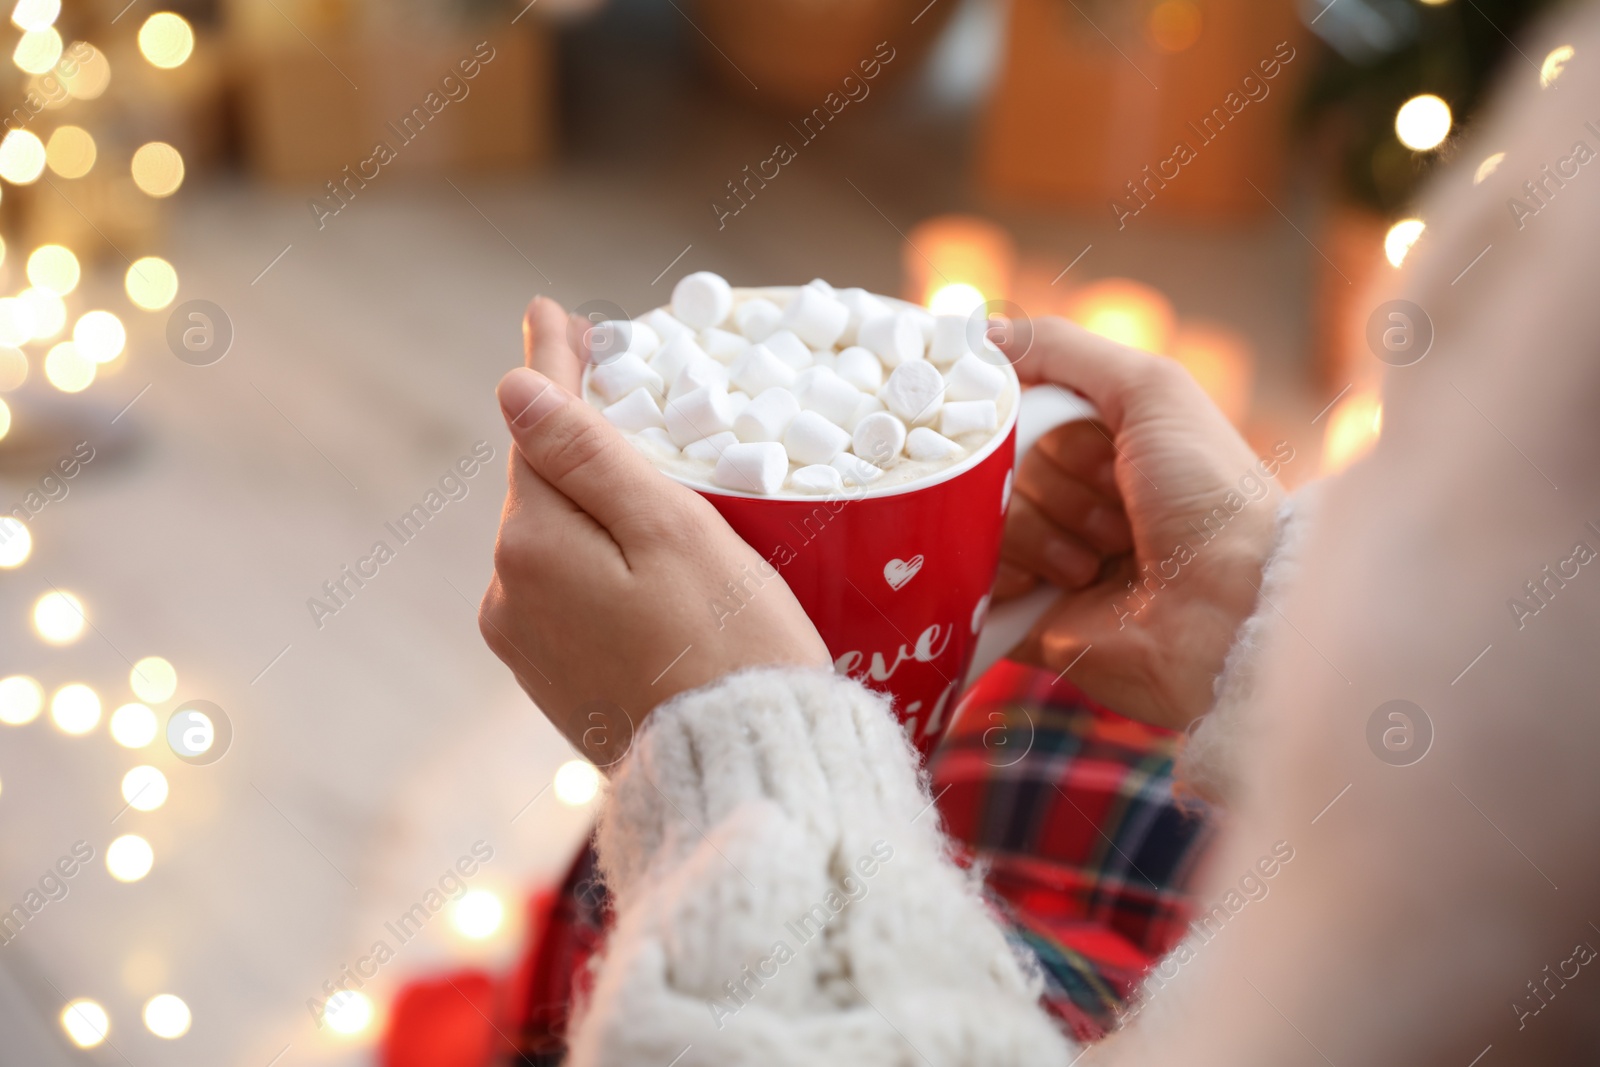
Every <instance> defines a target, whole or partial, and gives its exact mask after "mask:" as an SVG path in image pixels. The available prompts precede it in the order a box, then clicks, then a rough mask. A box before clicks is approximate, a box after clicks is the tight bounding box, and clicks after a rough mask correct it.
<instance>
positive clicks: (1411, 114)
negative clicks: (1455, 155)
mask: <svg viewBox="0 0 1600 1067" xmlns="http://www.w3.org/2000/svg"><path fill="white" fill-rule="evenodd" d="M1451 122H1452V119H1451V115H1450V105H1449V104H1447V103H1445V102H1444V101H1443V100H1442V99H1440V98H1439V97H1437V96H1434V95H1433V94H1432V93H1424V94H1423V95H1421V96H1413V97H1412V98H1411V99H1410V100H1407V101H1406V102H1405V103H1404V104H1402V105H1400V110H1399V111H1398V112H1396V113H1395V117H1394V132H1395V136H1397V137H1399V138H1400V143H1401V144H1403V145H1405V146H1406V147H1407V148H1409V149H1412V150H1413V151H1416V152H1427V151H1430V150H1431V149H1434V148H1438V147H1439V146H1440V145H1441V144H1443V143H1444V139H1445V138H1446V137H1448V136H1450V124H1451Z"/></svg>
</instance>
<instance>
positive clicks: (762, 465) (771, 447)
mask: <svg viewBox="0 0 1600 1067" xmlns="http://www.w3.org/2000/svg"><path fill="white" fill-rule="evenodd" d="M788 473H789V455H788V453H787V452H785V451H784V450H783V446H782V445H780V444H778V443H777V442H776V441H756V442H753V443H751V444H733V445H729V446H728V447H727V448H725V449H723V452H722V458H720V459H718V460H717V469H716V470H714V471H712V473H711V480H712V481H714V482H716V483H717V484H718V485H720V486H722V487H723V488H724V489H738V490H742V491H743V492H746V493H761V494H763V495H765V496H771V495H772V494H773V493H776V492H777V491H778V490H779V489H781V488H783V479H784V476H785V475H787V474H788Z"/></svg>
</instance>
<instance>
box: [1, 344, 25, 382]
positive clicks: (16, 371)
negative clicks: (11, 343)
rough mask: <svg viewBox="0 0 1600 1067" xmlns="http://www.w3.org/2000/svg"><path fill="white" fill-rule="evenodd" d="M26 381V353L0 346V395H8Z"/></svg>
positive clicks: (18, 349)
mask: <svg viewBox="0 0 1600 1067" xmlns="http://www.w3.org/2000/svg"><path fill="white" fill-rule="evenodd" d="M27 380H28V356H27V353H25V352H23V351H22V350H21V349H20V348H12V347H8V346H6V345H0V393H9V392H10V391H11V390H13V389H15V388H16V387H17V386H19V385H21V384H22V383H23V382H25V381H27Z"/></svg>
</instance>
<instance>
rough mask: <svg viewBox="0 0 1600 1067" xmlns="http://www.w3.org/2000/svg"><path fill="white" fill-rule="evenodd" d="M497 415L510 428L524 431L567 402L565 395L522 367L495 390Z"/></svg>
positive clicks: (501, 381)
mask: <svg viewBox="0 0 1600 1067" xmlns="http://www.w3.org/2000/svg"><path fill="white" fill-rule="evenodd" d="M495 394H496V395H497V396H498V397H499V398H500V412H501V414H503V415H504V416H505V420H506V422H507V423H509V424H510V425H511V426H514V427H516V428H517V429H520V430H526V429H528V428H529V427H531V426H534V425H535V424H537V423H538V421H539V420H540V419H542V418H544V417H545V416H546V415H548V414H550V413H551V412H552V411H554V410H556V408H559V407H560V406H561V405H562V404H565V403H566V402H567V394H566V391H565V390H563V389H560V388H558V387H557V386H556V385H555V384H554V383H553V382H551V381H550V379H548V378H546V377H545V376H544V375H542V374H540V373H539V372H538V371H531V370H528V369H527V368H525V367H518V368H517V369H516V370H514V371H512V372H511V373H510V374H507V375H506V376H505V377H504V378H502V379H500V387H499V388H498V389H496V390H495Z"/></svg>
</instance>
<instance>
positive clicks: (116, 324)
mask: <svg viewBox="0 0 1600 1067" xmlns="http://www.w3.org/2000/svg"><path fill="white" fill-rule="evenodd" d="M72 343H73V344H75V345H77V346H78V354H79V355H81V356H82V357H83V358H84V359H90V360H93V361H94V362H96V363H109V362H111V361H112V360H113V359H116V358H117V357H118V356H120V355H121V354H122V350H123V348H125V347H126V346H127V343H128V331H127V329H126V328H125V327H124V326H123V325H122V320H121V319H119V318H117V316H116V315H114V314H112V313H111V312H109V311H100V310H96V311H86V312H84V313H83V315H81V316H80V317H79V318H78V321H77V322H76V323H74V324H73V326H72Z"/></svg>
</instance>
